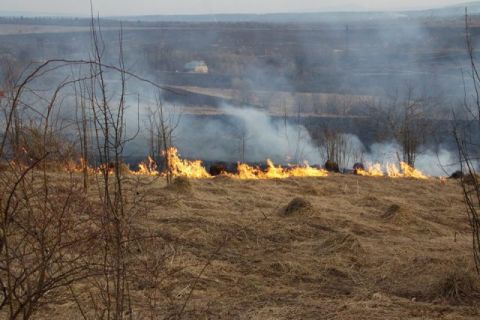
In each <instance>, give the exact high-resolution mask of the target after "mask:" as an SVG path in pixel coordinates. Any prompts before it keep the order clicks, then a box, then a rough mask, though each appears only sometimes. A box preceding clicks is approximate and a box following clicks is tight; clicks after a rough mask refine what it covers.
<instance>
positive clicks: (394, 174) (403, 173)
mask: <svg viewBox="0 0 480 320" xmlns="http://www.w3.org/2000/svg"><path fill="white" fill-rule="evenodd" d="M357 174H358V175H361V176H367V177H383V176H388V177H390V178H414V179H428V177H427V176H425V175H424V174H423V173H422V172H421V171H420V170H417V169H415V168H413V167H411V166H409V165H408V164H407V163H405V162H400V168H399V167H398V166H397V165H395V164H394V163H387V164H386V165H385V167H384V169H383V168H382V165H381V164H380V163H376V164H373V165H370V166H369V167H368V169H366V170H357Z"/></svg>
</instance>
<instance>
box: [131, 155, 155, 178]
mask: <svg viewBox="0 0 480 320" xmlns="http://www.w3.org/2000/svg"><path fill="white" fill-rule="evenodd" d="M131 173H132V174H134V175H137V176H152V177H155V176H158V175H160V173H159V172H158V166H157V163H156V162H155V160H153V159H152V157H150V156H148V158H147V160H146V161H144V162H140V163H139V164H138V170H137V171H131Z"/></svg>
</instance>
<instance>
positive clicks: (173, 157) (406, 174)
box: [64, 147, 428, 180]
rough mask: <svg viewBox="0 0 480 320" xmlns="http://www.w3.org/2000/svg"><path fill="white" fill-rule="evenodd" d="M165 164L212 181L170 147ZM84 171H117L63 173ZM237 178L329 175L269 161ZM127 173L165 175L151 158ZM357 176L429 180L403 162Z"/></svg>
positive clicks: (74, 167)
mask: <svg viewBox="0 0 480 320" xmlns="http://www.w3.org/2000/svg"><path fill="white" fill-rule="evenodd" d="M166 158H167V159H166V160H167V162H168V168H169V172H170V173H171V174H172V175H173V176H174V177H178V176H184V177H188V178H194V179H204V178H211V177H212V176H211V175H210V174H209V173H208V171H207V170H206V169H205V167H204V166H203V164H202V161H200V160H193V161H190V160H186V159H181V158H180V155H179V153H178V150H177V149H176V148H175V147H171V148H169V149H168V150H167V152H166ZM84 168H87V172H88V174H90V175H95V174H101V173H102V172H104V171H105V170H108V172H109V173H110V174H113V173H114V170H113V168H112V167H110V166H109V165H101V166H99V167H98V168H96V167H91V166H89V165H88V164H87V163H86V161H84V160H83V159H80V161H78V162H75V161H70V162H68V163H66V164H65V166H64V169H65V171H67V172H70V173H82V172H83V171H84ZM237 171H238V172H237V173H236V174H227V173H225V175H228V176H229V177H232V178H236V179H241V180H255V179H286V178H291V177H326V176H328V172H327V171H326V170H324V169H317V168H314V167H311V166H310V165H309V164H308V162H306V161H305V162H304V163H303V165H301V166H289V167H286V168H285V167H282V166H277V165H275V164H274V163H273V161H271V160H270V159H267V168H266V170H262V169H261V168H259V167H253V166H250V165H248V164H246V163H238V166H237ZM127 172H128V173H130V174H132V175H137V176H152V177H153V176H164V175H165V173H160V171H159V170H158V166H157V164H156V162H155V160H154V159H152V158H151V157H148V158H147V160H145V161H144V162H141V163H140V164H139V165H138V170H136V171H134V170H128V169H127ZM356 173H357V174H358V175H361V176H367V177H384V176H387V177H390V178H414V179H428V177H427V176H425V175H424V174H423V173H422V172H420V171H419V170H417V169H415V168H413V167H411V166H409V165H408V164H407V163H405V162H400V167H398V166H397V165H395V164H393V163H388V164H386V165H385V166H382V165H381V164H380V163H376V164H372V165H370V166H368V168H367V169H365V170H361V169H357V170H356Z"/></svg>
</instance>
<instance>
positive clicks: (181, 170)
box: [167, 147, 211, 179]
mask: <svg viewBox="0 0 480 320" xmlns="http://www.w3.org/2000/svg"><path fill="white" fill-rule="evenodd" d="M167 159H168V167H169V171H170V172H171V173H172V175H173V176H175V177H178V176H184V177H188V178H197V179H198V178H210V177H211V175H210V174H209V173H208V172H207V170H206V169H205V168H204V167H203V165H202V161H200V160H195V161H189V160H182V159H180V155H179V154H178V150H177V148H174V147H170V148H168V150H167Z"/></svg>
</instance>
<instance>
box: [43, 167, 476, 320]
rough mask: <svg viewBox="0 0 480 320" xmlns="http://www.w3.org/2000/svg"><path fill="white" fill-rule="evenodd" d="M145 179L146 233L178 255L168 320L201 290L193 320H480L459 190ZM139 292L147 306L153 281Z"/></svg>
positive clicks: (69, 309) (364, 181)
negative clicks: (146, 299) (152, 232)
mask: <svg viewBox="0 0 480 320" xmlns="http://www.w3.org/2000/svg"><path fill="white" fill-rule="evenodd" d="M140 179H143V182H147V180H148V182H149V183H148V184H147V185H146V186H144V187H143V190H142V192H145V195H146V199H145V201H147V202H149V203H151V205H152V206H151V210H149V212H148V213H147V214H146V215H145V216H144V217H143V218H142V219H140V220H139V222H138V226H137V227H138V228H139V229H140V230H142V229H143V230H145V232H147V231H146V230H149V231H148V232H151V231H152V230H153V231H154V232H155V233H156V235H157V236H160V237H161V239H162V242H163V243H164V244H163V245H159V247H158V250H159V251H161V250H172V251H174V252H175V254H173V255H172V256H171V258H170V259H169V261H168V263H167V269H168V270H169V271H168V270H166V271H168V272H170V271H172V270H175V273H173V272H172V273H170V275H169V276H167V277H166V279H165V281H164V288H165V296H163V295H162V296H161V299H160V300H159V301H158V303H159V304H160V305H162V307H161V309H162V312H161V314H158V318H159V319H162V318H164V316H165V317H168V315H172V314H174V313H175V312H176V311H178V310H179V309H180V308H181V306H182V305H183V302H184V301H185V299H186V298H187V296H188V294H189V292H190V290H191V289H192V286H194V290H193V292H192V295H191V299H190V302H189V303H188V305H187V307H186V312H185V313H184V316H183V318H185V319H479V318H480V282H479V277H478V276H477V275H476V274H475V271H474V266H473V265H472V257H471V236H470V229H469V226H468V221H467V218H466V214H465V208H464V204H463V202H462V196H461V191H460V188H459V186H458V184H457V182H455V181H446V182H441V181H440V180H433V179H432V180H428V181H420V180H409V179H388V178H378V179H377V178H367V177H357V176H342V175H336V176H330V177H326V178H306V179H287V180H266V181H260V180H257V181H240V180H235V179H231V178H227V177H218V178H215V179H209V180H190V181H188V180H187V181H183V182H184V183H176V184H174V185H173V186H169V187H166V185H165V183H164V181H163V179H161V178H158V179H154V178H140ZM296 198H298V199H296ZM293 199H296V200H295V201H293V202H292V203H290V202H291V201H292V200H293ZM289 203H290V205H289ZM225 239H227V240H226V241H225ZM209 260H210V261H211V262H210V264H209V265H208V266H207V268H206V269H205V270H204V272H203V273H202V275H201V276H200V277H199V278H198V281H196V280H195V279H196V278H197V276H198V275H199V274H200V273H201V271H202V269H203V268H204V266H205V265H206V263H207V261H209ZM132 292H133V296H134V297H135V304H138V305H141V304H142V301H143V299H144V298H143V297H144V296H145V295H147V293H148V284H144V283H142V282H141V281H138V283H136V284H134V288H132ZM80 295H81V294H80ZM76 310H77V309H76V307H75V306H73V305H72V304H69V303H66V304H63V305H62V304H59V305H58V306H53V307H51V308H50V309H49V311H48V318H49V319H77V318H78V319H80V315H79V314H78V311H76ZM67 314H68V316H67ZM136 318H139V319H143V318H148V317H147V316H145V315H143V316H142V314H141V313H138V317H136Z"/></svg>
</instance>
